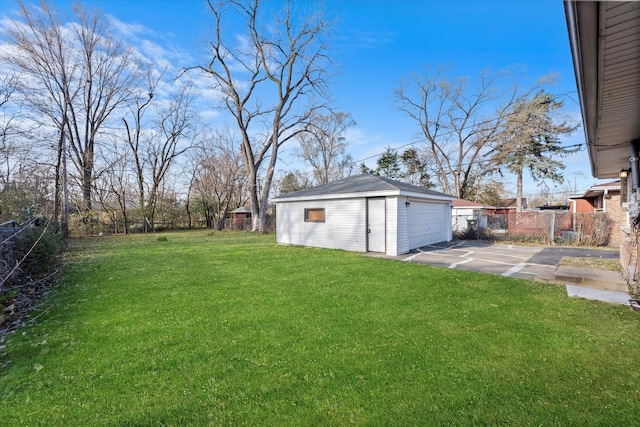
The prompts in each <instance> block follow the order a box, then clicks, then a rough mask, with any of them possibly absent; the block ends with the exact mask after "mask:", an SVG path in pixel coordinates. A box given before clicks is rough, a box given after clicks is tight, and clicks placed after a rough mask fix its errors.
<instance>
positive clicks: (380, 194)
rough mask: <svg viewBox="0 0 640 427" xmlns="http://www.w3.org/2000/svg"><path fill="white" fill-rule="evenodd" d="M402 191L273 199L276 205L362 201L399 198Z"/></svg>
mask: <svg viewBox="0 0 640 427" xmlns="http://www.w3.org/2000/svg"><path fill="white" fill-rule="evenodd" d="M398 195H400V191H398V190H387V191H369V192H363V193H331V194H317V195H309V196H299V197H287V196H282V197H276V198H274V199H273V202H274V203H282V202H305V201H309V200H335V199H361V198H363V197H385V196H398Z"/></svg>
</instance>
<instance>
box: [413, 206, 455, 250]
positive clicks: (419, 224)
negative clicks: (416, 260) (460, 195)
mask: <svg viewBox="0 0 640 427" xmlns="http://www.w3.org/2000/svg"><path fill="white" fill-rule="evenodd" d="M408 217H409V218H408V219H409V220H408V227H409V230H408V231H409V233H408V234H409V248H410V249H414V248H419V247H421V246H426V245H430V244H432V243H438V242H444V241H446V240H447V239H448V238H449V230H450V229H451V209H450V208H449V205H448V204H446V203H428V202H417V201H413V200H412V201H411V206H409V215H408Z"/></svg>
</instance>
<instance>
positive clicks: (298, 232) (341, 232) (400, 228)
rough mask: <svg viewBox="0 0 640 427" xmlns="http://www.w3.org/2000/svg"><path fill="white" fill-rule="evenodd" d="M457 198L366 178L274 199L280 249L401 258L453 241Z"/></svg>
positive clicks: (376, 177) (401, 183)
mask: <svg viewBox="0 0 640 427" xmlns="http://www.w3.org/2000/svg"><path fill="white" fill-rule="evenodd" d="M453 200H455V197H452V196H449V195H447V194H444V193H440V192H437V191H432V190H428V189H426V188H423V187H418V186H415V185H410V184H406V183H403V182H399V181H395V180H392V179H389V178H385V177H381V176H376V175H371V174H362V175H354V176H350V177H348V178H345V179H342V180H339V181H334V182H331V183H329V184H324V185H320V186H317V187H312V188H307V189H304V190H300V191H295V192H293V193H289V194H286V195H283V196H280V197H276V198H274V199H273V202H274V203H275V204H276V213H277V220H276V240H277V242H278V243H279V244H291V245H302V246H314V247H321V248H331V249H344V250H349V251H357V252H380V253H384V254H386V255H391V256H397V255H400V254H403V253H407V252H409V251H410V250H412V249H415V248H420V247H422V246H426V245H429V244H432V243H438V242H443V241H450V240H451V237H452V232H451V202H452V201H453Z"/></svg>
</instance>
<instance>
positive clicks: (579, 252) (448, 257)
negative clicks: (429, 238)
mask: <svg viewBox="0 0 640 427" xmlns="http://www.w3.org/2000/svg"><path fill="white" fill-rule="evenodd" d="M367 255H368V256H374V257H382V258H391V259H396V260H402V261H405V262H412V263H419V264H428V265H435V266H440V267H445V268H451V269H461V270H469V271H477V272H481V273H488V274H494V275H500V276H505V277H517V278H521V279H527V280H534V281H541V282H547V283H554V284H558V285H564V286H566V289H567V295H569V296H571V297H577V298H585V299H589V300H597V301H603V302H607V303H613V304H627V305H628V304H629V299H630V296H629V295H628V294H627V282H626V280H625V278H624V277H623V276H622V274H621V273H618V272H615V271H609V270H599V269H593V268H579V267H569V266H558V263H559V262H560V260H561V259H562V257H564V256H570V257H581V258H611V259H617V258H618V256H619V255H618V252H617V251H610V250H606V249H593V248H574V247H571V248H565V247H548V246H545V247H536V246H517V245H501V244H490V243H484V242H474V241H457V242H448V243H442V244H438V245H432V246H429V247H424V248H420V249H419V250H417V251H414V252H412V253H409V254H405V255H401V256H399V257H388V256H385V255H383V254H375V253H368V254H367Z"/></svg>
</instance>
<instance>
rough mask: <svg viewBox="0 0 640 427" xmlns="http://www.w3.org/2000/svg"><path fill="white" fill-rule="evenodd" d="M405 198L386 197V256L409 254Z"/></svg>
mask: <svg viewBox="0 0 640 427" xmlns="http://www.w3.org/2000/svg"><path fill="white" fill-rule="evenodd" d="M406 201H407V198H406V197H387V255H391V256H398V255H401V254H406V253H407V252H409V249H410V248H409V228H408V208H407V205H406Z"/></svg>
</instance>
